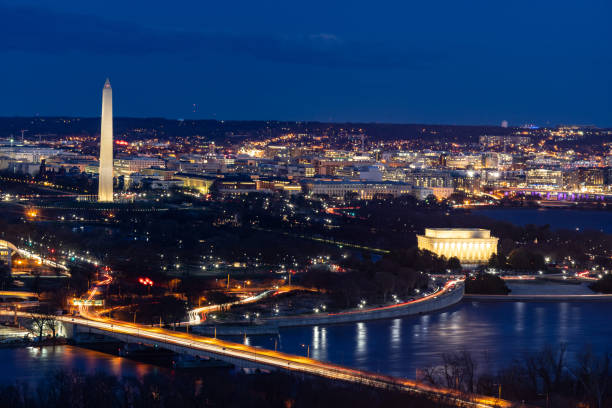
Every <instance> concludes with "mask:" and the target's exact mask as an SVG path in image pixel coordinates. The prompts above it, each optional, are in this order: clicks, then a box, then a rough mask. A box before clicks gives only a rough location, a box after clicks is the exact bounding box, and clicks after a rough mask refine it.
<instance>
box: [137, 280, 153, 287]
mask: <svg viewBox="0 0 612 408" xmlns="http://www.w3.org/2000/svg"><path fill="white" fill-rule="evenodd" d="M138 282H139V283H140V284H141V285H144V286H153V281H152V280H151V279H149V278H138Z"/></svg>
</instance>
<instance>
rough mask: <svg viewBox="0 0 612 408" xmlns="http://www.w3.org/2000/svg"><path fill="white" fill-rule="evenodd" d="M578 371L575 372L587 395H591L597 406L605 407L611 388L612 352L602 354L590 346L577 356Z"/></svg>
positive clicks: (599, 407)
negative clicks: (594, 351)
mask: <svg viewBox="0 0 612 408" xmlns="http://www.w3.org/2000/svg"><path fill="white" fill-rule="evenodd" d="M577 362H578V367H577V370H576V371H577V372H575V373H573V374H574V375H575V376H576V379H577V380H578V381H579V382H580V384H582V386H583V387H584V392H585V394H586V395H587V397H591V398H592V399H593V400H594V402H595V406H596V407H598V408H601V407H603V406H604V405H603V404H604V401H605V398H606V395H607V393H608V392H609V389H610V375H611V374H612V372H611V370H610V354H609V353H604V354H603V355H601V356H597V355H595V354H593V352H592V350H591V349H590V348H587V349H586V350H585V351H584V352H582V353H580V354H579V355H578V358H577Z"/></svg>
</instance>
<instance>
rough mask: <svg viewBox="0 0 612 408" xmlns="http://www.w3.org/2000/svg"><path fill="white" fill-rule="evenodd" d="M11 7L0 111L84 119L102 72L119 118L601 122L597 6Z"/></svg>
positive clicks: (606, 85) (603, 75)
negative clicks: (458, 15)
mask: <svg viewBox="0 0 612 408" xmlns="http://www.w3.org/2000/svg"><path fill="white" fill-rule="evenodd" d="M21 4H22V5H21V6H19V7H16V6H12V5H8V4H7V3H0V8H2V13H1V14H2V16H3V20H2V22H3V24H2V29H1V30H2V34H3V36H4V38H6V40H7V41H6V43H5V45H4V47H2V48H0V52H1V53H2V54H3V55H4V56H5V57H6V58H7V60H8V61H10V62H11V63H10V64H5V65H4V66H3V67H2V68H0V69H1V71H0V72H1V73H2V74H3V76H4V77H8V78H11V81H10V82H9V83H7V85H6V89H5V95H6V96H7V97H6V98H5V100H4V102H0V113H1V114H2V116H13V115H18V116H34V115H37V114H38V115H41V116H89V117H91V116H96V112H97V108H96V105H97V102H96V99H95V98H92V95H93V94H94V92H95V86H94V85H93V84H95V83H96V79H97V78H100V77H106V76H110V77H112V78H113V82H114V83H115V85H117V86H119V87H120V88H121V89H122V93H121V95H120V96H119V97H118V98H116V101H115V102H116V106H117V107H118V110H119V111H121V112H122V116H125V117H168V118H185V119H225V120H237V119H260V120H295V121H311V120H316V121H331V122H345V121H352V122H355V121H358V122H383V123H445V124H489V125H499V124H500V123H501V122H502V121H503V120H507V121H508V122H509V124H510V125H511V126H517V125H521V124H524V123H535V124H537V125H540V126H551V125H555V124H582V125H587V124H593V125H597V126H600V127H608V126H612V117H611V115H610V112H611V111H612V107H611V99H610V95H611V94H612V93H611V92H610V90H611V82H610V78H609V75H607V72H609V70H610V64H611V61H610V59H609V58H608V57H607V52H606V50H607V49H609V48H610V40H609V39H610V38H612V35H610V32H609V31H610V28H609V27H608V25H607V24H605V21H604V20H605V18H604V16H605V15H607V14H609V13H608V12H609V8H610V6H609V5H608V4H592V5H589V6H587V7H583V8H581V9H578V10H575V9H574V8H573V7H571V4H570V2H561V3H559V2H556V3H554V5H553V4H552V3H548V2H545V3H543V4H540V5H528V4H527V3H518V4H516V5H515V6H513V7H509V6H501V5H498V6H493V5H488V4H485V3H482V2H479V3H477V4H475V5H474V13H472V14H470V15H463V16H462V19H455V18H454V15H455V14H454V12H456V11H457V10H456V7H458V6H456V5H452V4H450V3H447V4H444V5H443V7H442V8H440V10H438V8H434V7H433V6H429V5H419V6H415V5H402V6H396V7H393V6H391V5H383V6H382V7H380V9H377V10H374V11H372V10H369V9H367V8H366V7H365V6H364V4H361V3H357V4H353V5H352V6H351V7H350V8H347V7H341V6H339V5H338V6H333V7H331V6H330V7H326V8H324V7H323V5H322V4H316V3H315V4H314V5H313V7H312V8H310V9H308V10H302V11H300V12H298V11H296V10H292V9H288V8H287V7H282V5H280V4H274V3H272V4H270V5H269V6H267V7H261V9H258V8H257V7H255V6H252V5H250V6H249V5H247V4H244V5H242V7H236V8H232V10H228V9H227V8H225V7H224V6H221V5H215V6H211V7H210V8H204V6H201V5H198V4H195V3H189V4H187V5H186V7H187V8H188V10H189V11H190V13H188V14H189V15H188V16H186V13H184V10H180V11H173V10H162V9H160V8H157V7H148V8H147V9H143V8H142V4H139V3H134V4H132V5H130V6H129V7H123V6H121V7H120V6H119V4H118V3H116V2H109V3H108V4H105V9H104V10H102V9H101V8H100V7H98V6H96V5H83V4H77V3H76V2H67V3H66V4H65V5H62V6H57V5H56V4H53V5H51V3H50V2H44V1H43V2H23V3H21ZM52 6H53V7H52ZM553 6H554V7H553ZM300 13H301V14H300ZM137 15H142V17H143V18H141V19H136V18H135V17H136V16H137ZM111 16H112V17H111ZM300 18H304V19H306V20H307V21H308V22H309V23H310V24H305V22H304V21H301V20H300ZM567 19H571V21H572V22H573V28H574V29H572V30H568V29H564V28H563V27H562V26H560V25H559V24H558V21H565V20H567ZM17 21H19V23H17ZM50 21H53V22H54V23H53V24H50V23H49V22H50ZM362 21H367V22H369V23H370V24H367V25H365V27H366V28H364V24H362V23H361V22H362ZM262 23H263V24H262ZM360 23H361V24H360ZM56 26H61V27H62V28H61V29H60V30H56ZM264 26H265V28H263V27H264ZM470 27H471V28H470ZM43 67H44V68H43ZM60 90H61V91H60ZM58 95H59V97H58Z"/></svg>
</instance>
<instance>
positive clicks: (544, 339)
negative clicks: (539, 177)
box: [0, 301, 612, 383]
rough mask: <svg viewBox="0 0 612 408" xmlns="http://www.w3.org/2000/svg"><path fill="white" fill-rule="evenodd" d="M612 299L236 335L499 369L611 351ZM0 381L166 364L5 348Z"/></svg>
mask: <svg viewBox="0 0 612 408" xmlns="http://www.w3.org/2000/svg"><path fill="white" fill-rule="evenodd" d="M611 314H612V303H605V302H561V303H556V302H541V303H540V302H516V303H512V302H499V303H496V302H472V301H463V302H461V303H459V304H457V305H455V306H453V307H451V308H448V309H446V310H443V311H441V312H437V313H432V314H428V315H422V316H410V317H404V318H398V319H390V320H378V321H370V322H363V323H350V324H342V325H332V326H312V327H293V328H286V329H281V331H280V335H279V336H274V337H273V336H249V337H246V339H245V338H243V337H237V338H232V339H231V340H234V341H238V342H247V343H248V344H251V345H256V346H261V347H267V348H274V344H275V342H276V345H277V347H278V349H279V350H281V351H285V352H289V353H294V354H300V355H306V354H307V353H308V351H310V356H311V357H313V358H316V359H320V360H325V361H331V362H334V363H339V364H343V365H347V366H351V367H356V368H360V369H365V370H369V371H375V372H381V373H386V374H390V375H394V376H403V377H409V378H414V377H415V372H416V370H417V369H419V368H424V367H428V366H432V365H436V364H438V363H440V359H441V355H442V353H444V352H448V351H452V350H468V351H470V352H472V353H473V355H474V356H475V357H476V358H477V359H478V360H480V361H481V366H484V365H487V366H488V367H491V368H493V369H495V368H500V367H502V366H505V365H507V364H508V363H510V362H511V361H512V359H513V358H520V357H521V356H522V355H524V354H525V353H529V352H537V351H539V350H541V349H542V348H543V347H544V346H546V345H549V344H550V345H558V344H560V343H567V345H568V351H569V352H570V357H571V354H572V353H576V352H577V351H580V350H581V349H582V348H583V347H584V346H585V345H586V344H589V345H590V346H592V348H593V349H594V350H595V351H610V344H609V341H610V339H611V338H612V326H611V325H610V324H609V316H610V315H611ZM0 358H1V359H2V362H3V363H2V364H3V368H4V369H3V370H2V373H1V374H0V381H2V382H4V383H7V382H13V381H14V380H20V381H24V380H36V379H40V378H42V377H43V376H44V375H46V374H47V373H49V372H51V371H54V370H58V369H65V370H78V371H84V372H91V373H93V372H95V371H99V370H102V371H105V372H108V373H112V374H116V375H118V376H136V377H141V376H143V375H145V374H147V373H150V372H155V371H158V370H166V369H162V368H158V367H155V366H153V365H149V364H144V363H138V362H134V361H130V360H127V359H124V358H120V357H115V356H111V355H107V354H102V353H98V352H95V351H90V350H84V349H79V348H75V347H71V346H57V347H45V348H43V349H42V350H40V349H36V348H26V349H0Z"/></svg>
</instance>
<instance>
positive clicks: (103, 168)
mask: <svg viewBox="0 0 612 408" xmlns="http://www.w3.org/2000/svg"><path fill="white" fill-rule="evenodd" d="M100 133H101V134H100V169H99V171H98V201H99V202H112V201H113V90H112V88H111V85H110V81H109V80H108V78H107V79H106V82H105V83H104V88H103V89H102V124H101V132H100Z"/></svg>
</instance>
